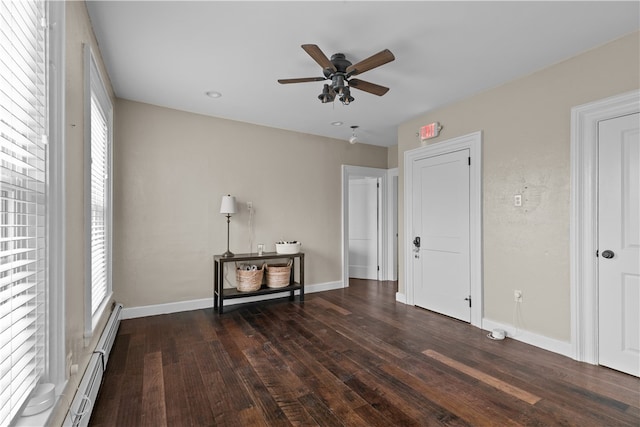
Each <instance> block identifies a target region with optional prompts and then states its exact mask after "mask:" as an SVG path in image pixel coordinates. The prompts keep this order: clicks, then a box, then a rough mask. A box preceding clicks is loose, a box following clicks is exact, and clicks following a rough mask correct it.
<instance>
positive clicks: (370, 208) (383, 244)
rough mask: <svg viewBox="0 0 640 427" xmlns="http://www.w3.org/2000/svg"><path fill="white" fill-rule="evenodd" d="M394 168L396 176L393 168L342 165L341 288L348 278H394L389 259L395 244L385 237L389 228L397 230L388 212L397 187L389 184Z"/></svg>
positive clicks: (393, 255)
mask: <svg viewBox="0 0 640 427" xmlns="http://www.w3.org/2000/svg"><path fill="white" fill-rule="evenodd" d="M394 171H395V176H396V177H397V169H391V170H387V169H379V168H368V167H360V166H348V165H343V166H342V283H343V287H348V286H349V279H350V277H354V278H359V279H362V280H397V275H396V276H394V269H393V261H392V260H393V259H397V244H396V245H395V246H394V244H393V243H394V239H392V238H390V237H389V234H390V233H393V232H394V231H393V230H395V232H396V233H397V213H396V214H395V215H393V214H392V213H393V212H394V211H395V212H397V195H396V194H394V191H395V192H396V193H397V190H394V187H393V186H392V185H390V183H391V184H393V176H394ZM396 184H397V180H396ZM396 188H397V187H396ZM394 217H395V219H396V220H395V222H394V221H393V219H394ZM390 260H391V261H390Z"/></svg>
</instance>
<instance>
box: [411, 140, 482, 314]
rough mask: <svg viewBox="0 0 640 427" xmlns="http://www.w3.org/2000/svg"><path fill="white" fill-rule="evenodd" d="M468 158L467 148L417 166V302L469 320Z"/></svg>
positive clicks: (427, 160)
mask: <svg viewBox="0 0 640 427" xmlns="http://www.w3.org/2000/svg"><path fill="white" fill-rule="evenodd" d="M468 159H469V150H468V149H464V150H459V151H455V152H452V153H446V154H441V155H437V156H433V157H428V158H423V159H419V160H415V162H414V165H413V174H414V176H413V228H414V236H413V238H414V242H415V243H414V252H413V258H414V259H413V268H414V270H413V280H414V284H413V286H414V303H415V305H417V306H420V307H424V308H426V309H429V310H432V311H436V312H438V313H442V314H445V315H447V316H451V317H454V318H456V319H460V320H464V321H466V322H469V321H470V318H471V308H470V300H469V299H470V292H471V281H470V256H469V247H470V245H469V243H470V240H469V237H470V235H469V220H470V216H469V215H470V213H469V164H468ZM417 237H419V239H420V242H419V245H418V242H417V240H415V238H417Z"/></svg>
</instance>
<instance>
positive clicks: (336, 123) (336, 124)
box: [331, 122, 344, 126]
mask: <svg viewBox="0 0 640 427" xmlns="http://www.w3.org/2000/svg"><path fill="white" fill-rule="evenodd" d="M331 124H332V125H333V126H342V125H343V124H344V123H342V122H331Z"/></svg>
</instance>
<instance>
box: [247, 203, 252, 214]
mask: <svg viewBox="0 0 640 427" xmlns="http://www.w3.org/2000/svg"><path fill="white" fill-rule="evenodd" d="M247 209H249V212H251V211H252V210H253V202H247Z"/></svg>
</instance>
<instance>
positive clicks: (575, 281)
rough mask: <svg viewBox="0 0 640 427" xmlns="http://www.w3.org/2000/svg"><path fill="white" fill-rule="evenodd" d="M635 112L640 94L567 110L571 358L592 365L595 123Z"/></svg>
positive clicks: (594, 357) (594, 342)
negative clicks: (569, 200) (569, 170)
mask: <svg viewBox="0 0 640 427" xmlns="http://www.w3.org/2000/svg"><path fill="white" fill-rule="evenodd" d="M636 112H640V91H638V90H635V91H631V92H627V93H624V94H621V95H616V96H612V97H609V98H605V99H601V100H598V101H594V102H591V103H588V104H583V105H579V106H577V107H573V108H572V109H571V224H570V234H569V248H570V277H571V279H570V289H571V346H572V352H573V358H574V359H576V360H579V361H581V362H587V363H591V364H594V365H597V364H598V360H599V359H598V260H597V258H596V256H595V254H596V250H598V122H600V121H602V120H608V119H613V118H616V117H620V116H625V115H628V114H633V113H636Z"/></svg>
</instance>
